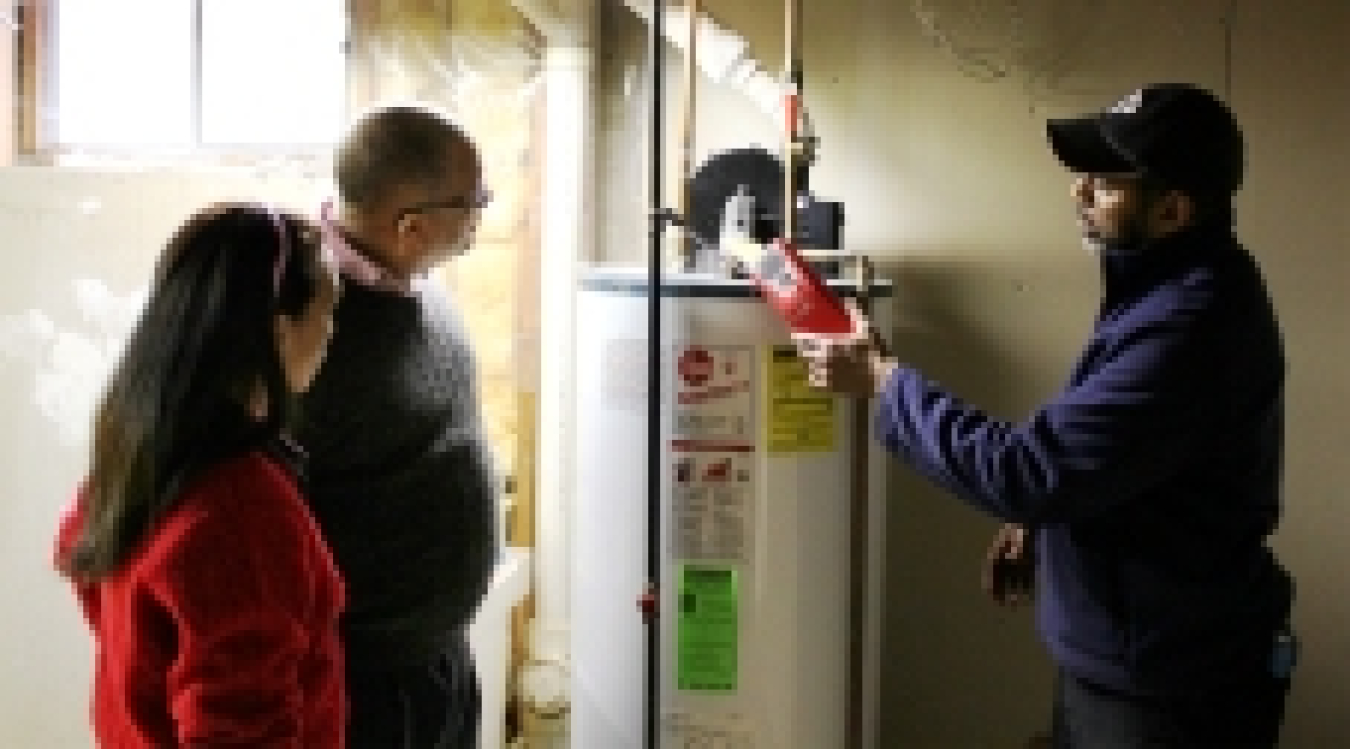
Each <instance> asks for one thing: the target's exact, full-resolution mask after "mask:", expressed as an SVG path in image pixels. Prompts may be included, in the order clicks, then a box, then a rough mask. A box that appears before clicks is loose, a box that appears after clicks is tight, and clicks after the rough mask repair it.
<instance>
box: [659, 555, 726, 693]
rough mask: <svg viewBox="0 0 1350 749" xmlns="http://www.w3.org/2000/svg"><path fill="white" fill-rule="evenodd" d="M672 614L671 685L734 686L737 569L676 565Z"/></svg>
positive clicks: (701, 688) (696, 689) (700, 689)
mask: <svg viewBox="0 0 1350 749" xmlns="http://www.w3.org/2000/svg"><path fill="white" fill-rule="evenodd" d="M679 590H680V611H679V617H678V618H677V619H676V624H675V626H676V647H677V654H676V658H675V661H676V677H675V678H676V685H677V687H678V688H679V689H681V690H684V691H694V692H733V691H735V690H736V681H737V676H738V672H739V669H738V665H739V664H738V661H739V649H740V647H739V646H740V594H739V592H738V590H737V584H736V570H734V569H730V568H727V567H708V566H703V565H697V566H695V565H685V566H683V567H681V568H680V589H679Z"/></svg>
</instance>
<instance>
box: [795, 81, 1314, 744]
mask: <svg viewBox="0 0 1350 749" xmlns="http://www.w3.org/2000/svg"><path fill="white" fill-rule="evenodd" d="M1048 130H1049V139H1050V144H1051V147H1052V149H1053V150H1054V152H1055V155H1056V156H1057V157H1058V158H1059V159H1060V161H1062V162H1063V163H1064V165H1065V166H1066V167H1067V168H1068V169H1069V170H1070V171H1071V172H1073V173H1074V175H1075V178H1074V183H1073V196H1074V199H1075V201H1076V203H1077V210H1078V222H1079V227H1080V229H1081V231H1082V235H1083V239H1084V243H1085V244H1086V245H1087V246H1088V247H1089V248H1091V249H1092V250H1093V251H1094V252H1095V253H1096V254H1097V256H1098V258H1099V260H1100V262H1101V266H1102V273H1103V297H1104V298H1103V300H1102V304H1101V308H1100V312H1099V314H1098V317H1097V320H1096V324H1095V327H1094V330H1093V334H1092V337H1091V339H1090V340H1089V341H1088V343H1087V346H1086V347H1085V348H1084V350H1083V353H1082V355H1081V356H1080V358H1079V360H1078V362H1077V364H1076V365H1075V367H1074V369H1073V371H1072V373H1071V375H1070V377H1069V379H1068V382H1067V384H1066V385H1065V387H1064V389H1063V390H1062V391H1061V392H1060V393H1059V394H1058V395H1056V396H1055V397H1053V398H1052V399H1050V400H1049V401H1048V402H1046V403H1044V404H1042V405H1041V406H1040V407H1039V408H1037V409H1036V410H1035V411H1034V412H1033V413H1032V414H1031V415H1030V416H1029V417H1028V418H1027V419H1026V420H1025V421H1023V422H1020V423H1009V422H1003V421H999V420H996V419H994V418H992V417H990V416H989V415H988V414H986V413H985V412H984V411H982V410H980V409H978V408H975V407H973V406H971V405H969V404H967V403H965V402H964V401H962V400H961V399H959V398H957V397H956V396H955V395H952V394H950V393H949V392H947V391H946V390H944V389H942V388H941V387H940V386H938V385H937V384H935V383H933V382H930V381H929V380H927V379H926V378H925V377H924V376H923V375H922V374H921V373H919V372H918V371H916V370H915V369H913V368H911V367H909V366H906V365H904V364H901V363H900V362H899V361H898V360H897V359H896V358H895V357H894V356H892V355H891V354H890V353H889V352H888V351H887V350H886V347H885V345H884V342H883V341H882V340H881V338H880V337H879V336H878V335H877V334H876V333H875V331H874V330H873V329H872V327H871V325H870V323H869V322H868V321H867V320H866V319H865V318H863V317H862V316H860V315H859V316H858V317H857V322H858V326H857V330H856V331H855V334H854V335H852V336H849V337H847V338H842V339H841V338H834V339H822V338H809V337H808V338H801V339H799V345H800V347H801V349H802V352H803V356H804V357H805V358H806V359H807V361H808V364H809V371H810V376H811V379H812V382H813V383H814V384H816V385H817V386H820V387H828V388H831V389H835V390H838V391H841V392H849V393H855V394H861V393H876V394H878V396H879V399H878V400H879V402H878V406H877V422H878V423H877V431H878V437H879V439H880V440H881V441H882V442H883V444H884V445H885V446H886V447H887V448H889V449H890V450H891V451H892V452H894V453H895V454H896V455H897V456H898V457H900V458H901V459H902V460H904V461H905V462H906V463H908V464H909V465H910V466H912V467H914V468H915V469H916V470H918V471H920V472H922V473H923V474H925V475H926V476H928V477H929V478H931V479H932V480H933V481H934V482H936V483H937V484H939V485H941V486H943V487H945V488H947V489H948V490H950V491H951V492H953V493H954V494H956V495H958V496H959V497H961V498H962V499H963V500H965V501H966V502H968V503H969V504H971V505H973V506H975V507H976V508H978V509H981V510H983V511H985V512H988V513H990V514H992V515H994V516H997V517H999V518H1001V519H1003V520H1004V521H1006V522H1008V523H1013V524H1017V526H1019V527H1020V528H1024V529H1027V530H1026V531H1025V533H1026V534H1028V535H1030V536H1032V537H1033V538H1034V543H1031V544H1028V548H1029V549H1034V556H1035V564H1036V575H1035V580H1036V602H1037V607H1038V622H1039V626H1040V630H1041V635H1042V638H1043V639H1044V641H1045V643H1046V645H1047V647H1048V648H1049V650H1050V653H1051V655H1052V656H1053V657H1054V659H1055V661H1056V662H1057V663H1058V665H1059V669H1060V679H1059V688H1058V690H1057V695H1056V726H1055V734H1056V736H1055V738H1056V745H1057V746H1059V747H1073V748H1075V749H1077V748H1080V747H1087V748H1090V749H1110V748H1114V747H1122V748H1123V747H1144V746H1148V747H1197V746H1221V747H1273V746H1275V745H1276V743H1277V740H1278V734H1279V727H1280V723H1281V721H1282V717H1283V713H1284V703H1285V696H1286V694H1287V690H1288V685H1289V677H1290V672H1291V670H1292V667H1293V660H1294V650H1295V643H1294V638H1293V635H1292V633H1291V632H1290V629H1289V624H1288V622H1289V614H1290V608H1291V603H1292V598H1293V583H1292V580H1291V579H1290V577H1289V575H1288V574H1287V573H1286V572H1285V570H1284V569H1283V568H1282V567H1281V566H1280V564H1279V563H1278V562H1277V561H1276V559H1275V557H1274V554H1273V553H1272V552H1271V550H1270V549H1269V547H1268V546H1267V538H1268V536H1269V535H1270V534H1271V533H1272V532H1273V530H1274V528H1275V525H1276V522H1277V520H1278V517H1279V514H1280V470H1281V457H1282V425H1283V410H1284V407H1283V390H1284V376H1285V363H1284V354H1283V350H1282V344H1281V336H1280V331H1279V326H1278V324H1277V322H1276V318H1275V313H1274V310H1273V309H1272V305H1271V302H1270V298H1269V296H1268V295H1267V292H1266V289H1265V284H1264V281H1263V280H1262V278H1261V274H1260V271H1259V270H1258V268H1257V266H1256V263H1255V262H1254V261H1253V259H1252V258H1251V256H1250V255H1249V254H1248V253H1247V251H1246V250H1245V249H1244V248H1243V247H1242V246H1241V245H1240V244H1239V243H1238V241H1237V239H1236V238H1235V237H1234V235H1233V229H1232V197H1233V194H1234V192H1235V191H1236V190H1237V189H1238V187H1239V186H1240V185H1241V182H1242V176H1243V139H1242V133H1241V130H1240V129H1239V128H1238V125H1237V123H1236V121H1235V120H1234V119H1233V116H1232V114H1231V113H1230V112H1229V110H1228V108H1227V107H1226V106H1225V105H1224V104H1223V103H1222V102H1220V101H1219V100H1218V99H1216V98H1215V97H1214V96H1212V95H1211V94H1209V93H1208V92H1206V91H1203V90H1201V89H1199V88H1196V87H1193V86H1188V85H1180V84H1162V85H1153V86H1148V87H1145V88H1143V89H1141V90H1139V91H1137V92H1135V93H1133V94H1131V95H1129V96H1127V97H1126V98H1124V99H1123V100H1121V101H1120V102H1119V103H1117V104H1116V105H1114V106H1112V107H1111V108H1110V109H1108V110H1107V111H1105V112H1100V113H1096V114H1092V115H1089V116H1085V117H1081V118H1076V119H1067V120H1052V121H1050V123H1049V126H1048ZM1008 550H1009V551H1010V553H1012V554H1013V555H1014V556H1015V555H1016V549H1015V548H1013V547H1009V549H1008ZM1020 558H1021V559H1023V560H1027V559H1029V558H1030V555H1029V554H1028V555H1023V556H1022V557H1020ZM1014 568H1015V565H1014ZM1015 579H1016V578H1015V577H1014V578H1013V580H1014V581H1015ZM1008 583H1009V581H1008V580H1007V579H999V576H997V575H996V576H995V578H994V579H993V580H992V581H991V585H992V587H993V588H994V589H995V591H996V592H999V593H1006V592H1007V585H1008Z"/></svg>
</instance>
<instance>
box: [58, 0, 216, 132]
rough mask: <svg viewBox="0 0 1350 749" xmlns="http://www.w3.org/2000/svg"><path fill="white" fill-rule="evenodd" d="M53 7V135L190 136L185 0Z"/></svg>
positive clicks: (98, 0)
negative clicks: (54, 128)
mask: <svg viewBox="0 0 1350 749" xmlns="http://www.w3.org/2000/svg"><path fill="white" fill-rule="evenodd" d="M54 7H55V10H56V14H55V15H56V18H55V31H56V33H55V35H54V39H55V44H54V46H55V64H56V70H55V73H56V75H55V90H54V92H53V93H54V95H55V96H54V98H55V104H56V109H55V112H56V123H55V124H56V140H57V143H59V144H61V145H71V144H79V145H98V146H127V145H138V146H146V145H150V146H154V145H168V146H181V145H183V144H186V143H189V142H190V141H191V140H192V3H190V2H185V0H119V2H109V1H108V0H60V2H58V3H56V4H55V5H54Z"/></svg>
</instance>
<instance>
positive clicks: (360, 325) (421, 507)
mask: <svg viewBox="0 0 1350 749" xmlns="http://www.w3.org/2000/svg"><path fill="white" fill-rule="evenodd" d="M335 169H336V178H337V179H336V181H337V187H338V197H337V200H336V201H334V202H330V203H328V204H325V206H324V207H323V215H322V225H323V227H324V231H325V235H326V239H327V242H328V243H329V244H330V245H331V247H332V248H333V250H334V252H335V253H336V254H337V256H338V258H339V261H340V266H341V270H342V276H343V281H344V293H343V295H342V300H341V302H340V304H339V306H338V309H337V313H336V318H335V324H336V328H337V330H336V334H335V336H334V338H333V340H332V343H331V344H330V347H329V352H328V358H327V360H326V362H325V364H324V366H323V368H322V370H321V371H320V372H319V375H318V378H317V379H316V381H315V382H314V385H313V386H312V387H311V389H310V391H309V393H308V395H307V396H306V397H305V400H304V403H303V413H304V419H305V420H304V424H303V426H302V428H301V430H300V439H301V444H302V445H304V447H305V449H306V451H307V452H308V455H309V460H308V470H307V475H308V481H309V486H308V488H309V496H310V497H311V501H312V503H313V505H314V508H313V509H314V512H315V515H316V516H317V517H318V519H319V523H320V525H321V526H322V529H323V531H324V533H325V534H326V536H327V538H328V541H329V544H330V545H331V547H332V549H333V553H334V555H335V556H336V561H337V565H338V567H339V569H340V570H341V572H342V574H343V576H344V577H345V579H346V585H347V598H348V604H347V613H346V615H345V617H344V619H343V622H342V635H343V644H344V647H345V651H346V663H347V679H348V684H349V690H348V691H349V694H350V702H351V704H350V720H349V725H348V733H347V736H348V745H349V746H350V747H351V748H352V749H395V748H397V749H413V748H414V747H416V748H418V749H421V748H423V747H426V748H428V749H430V748H432V747H435V748H436V749H469V748H470V747H476V746H477V734H478V723H479V710H480V700H479V693H478V682H477V677H476V675H475V672H474V665H473V658H472V654H471V653H470V651H469V646H468V640H467V629H468V626H469V623H470V620H471V619H472V617H473V614H474V612H475V610H476V609H477V607H478V604H479V602H480V601H481V600H482V597H483V595H484V593H485V592H486V590H487V587H488V582H489V579H490V576H491V573H492V570H493V567H494V565H495V563H496V561H497V551H498V549H497V541H496V538H497V534H496V517H497V501H498V499H497V493H498V492H497V488H498V481H497V477H496V476H495V473H494V471H493V468H492V462H491V459H490V455H489V450H488V448H487V444H486V442H485V439H484V434H483V429H482V425H481V418H480V413H479V405H478V399H477V395H476V388H475V382H474V379H475V376H474V357H473V353H472V350H471V347H470V345H469V341H468V338H467V336H466V334H465V330H464V326H463V324H462V323H461V321H460V318H459V315H458V312H457V310H456V309H455V306H454V305H453V303H452V301H451V300H450V299H449V298H448V297H447V295H446V293H445V290H444V289H443V288H441V287H440V286H439V285H438V284H435V283H434V282H432V281H431V280H430V279H428V278H427V277H426V272H427V271H428V270H430V269H431V268H432V267H434V266H435V265H437V264H438V263H441V262H444V261H447V260H450V259H452V258H453V257H455V256H457V255H459V254H461V253H462V252H464V251H465V250H466V249H467V248H468V247H469V245H470V244H471V242H472V239H473V235H474V231H475V229H476V228H477V225H478V221H479V216H480V214H481V212H482V209H483V208H484V206H485V205H486V204H487V202H488V200H489V198H490V195H489V193H488V191H487V190H486V188H485V187H484V186H483V183H482V169H481V164H480V160H479V157H478V153H477V150H476V149H475V147H474V145H473V143H472V142H471V141H470V139H469V138H468V137H466V136H465V134H464V133H463V132H461V131H460V130H459V128H457V127H456V126H455V125H454V124H453V123H452V122H451V121H450V120H448V119H447V118H445V117H444V116H442V115H440V114H438V113H436V112H434V111H432V110H429V109H423V108H417V107H386V108H382V109H377V110H375V111H372V112H370V113H369V114H367V115H366V116H364V117H363V118H361V119H360V120H359V121H358V122H357V123H356V125H355V126H354V127H353V128H352V129H351V131H350V132H349V134H348V135H347V137H346V138H345V139H344V141H343V142H342V143H341V145H340V146H339V148H338V150H337V155H336V162H335Z"/></svg>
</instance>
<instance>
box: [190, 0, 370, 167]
mask: <svg viewBox="0 0 1350 749" xmlns="http://www.w3.org/2000/svg"><path fill="white" fill-rule="evenodd" d="M346 32H347V18H346V3H345V2H344V1H343V0H284V2H282V1H281V0H202V141H203V142H204V143H206V144H212V145H221V144H241V145H243V144H252V145H256V144H315V145H317V144H327V143H331V142H333V141H334V140H336V138H337V135H338V133H339V131H340V129H341V127H342V124H343V113H344V110H345V99H346V87H345V83H346V78H347V76H346V64H347V63H346V56H345V55H344V54H343V51H342V47H343V42H344V40H345V39H346Z"/></svg>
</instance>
